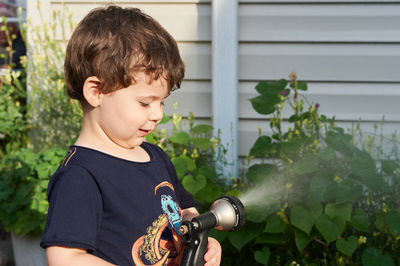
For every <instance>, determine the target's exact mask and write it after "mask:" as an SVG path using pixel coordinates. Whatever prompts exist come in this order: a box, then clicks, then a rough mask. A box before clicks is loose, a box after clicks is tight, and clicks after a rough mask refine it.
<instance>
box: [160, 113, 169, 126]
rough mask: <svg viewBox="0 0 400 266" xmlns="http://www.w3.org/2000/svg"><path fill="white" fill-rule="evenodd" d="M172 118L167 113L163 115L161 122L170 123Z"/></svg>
mask: <svg viewBox="0 0 400 266" xmlns="http://www.w3.org/2000/svg"><path fill="white" fill-rule="evenodd" d="M170 120H171V117H170V116H168V115H166V114H164V115H163V118H162V119H161V122H160V124H166V123H168V122H169V121H170Z"/></svg>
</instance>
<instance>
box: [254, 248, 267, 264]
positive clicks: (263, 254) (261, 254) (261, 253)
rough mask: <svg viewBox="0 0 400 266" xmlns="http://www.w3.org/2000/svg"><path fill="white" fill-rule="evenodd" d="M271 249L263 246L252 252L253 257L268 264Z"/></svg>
mask: <svg viewBox="0 0 400 266" xmlns="http://www.w3.org/2000/svg"><path fill="white" fill-rule="evenodd" d="M270 256H271V251H270V250H269V248H267V247H263V248H262V249H261V250H257V251H256V252H255V253H254V259H255V260H256V261H257V262H258V263H261V264H264V265H268V261H269V258H270Z"/></svg>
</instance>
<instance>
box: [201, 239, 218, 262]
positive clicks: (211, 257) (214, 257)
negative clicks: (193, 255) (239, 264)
mask: <svg viewBox="0 0 400 266" xmlns="http://www.w3.org/2000/svg"><path fill="white" fill-rule="evenodd" d="M221 254H222V249H221V245H220V244H219V242H218V241H217V240H216V239H214V238H212V237H209V238H208V245H207V252H206V254H204V261H205V262H206V263H205V264H204V266H219V264H220V263H221Z"/></svg>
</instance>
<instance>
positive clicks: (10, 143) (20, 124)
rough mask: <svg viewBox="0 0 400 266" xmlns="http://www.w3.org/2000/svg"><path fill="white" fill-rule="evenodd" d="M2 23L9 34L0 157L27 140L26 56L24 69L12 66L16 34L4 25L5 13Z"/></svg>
mask: <svg viewBox="0 0 400 266" xmlns="http://www.w3.org/2000/svg"><path fill="white" fill-rule="evenodd" d="M2 24H3V26H1V28H0V30H1V31H3V32H4V35H5V36H6V37H7V47H6V49H5V51H6V53H3V54H1V55H0V57H1V58H2V59H4V61H5V62H7V63H8V64H6V65H4V66H2V68H1V73H0V160H1V159H2V157H3V156H4V154H5V153H7V152H11V151H12V150H14V149H18V148H19V147H21V146H23V145H24V144H25V143H26V141H27V138H26V136H27V134H26V132H27V123H26V113H27V110H26V108H27V106H26V98H27V95H26V89H25V84H26V71H25V66H26V57H23V58H21V61H22V65H23V66H24V68H23V69H18V70H15V69H13V63H12V61H11V58H12V55H13V50H12V41H13V40H14V39H16V36H15V34H11V32H9V29H8V27H6V26H5V25H7V21H6V18H5V17H2ZM8 59H10V60H8Z"/></svg>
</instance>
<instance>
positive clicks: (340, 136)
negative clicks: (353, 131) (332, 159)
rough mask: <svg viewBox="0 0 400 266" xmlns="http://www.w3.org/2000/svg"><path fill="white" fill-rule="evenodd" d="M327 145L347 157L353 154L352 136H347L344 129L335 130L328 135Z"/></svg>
mask: <svg viewBox="0 0 400 266" xmlns="http://www.w3.org/2000/svg"><path fill="white" fill-rule="evenodd" d="M325 141H326V143H327V144H328V145H329V147H331V148H332V149H334V150H336V151H338V152H340V153H342V154H343V155H345V156H346V157H350V156H352V154H353V145H352V142H351V141H352V136H350V135H348V134H345V133H344V132H343V129H342V128H334V129H333V130H331V131H328V132H327V133H326V138H325Z"/></svg>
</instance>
